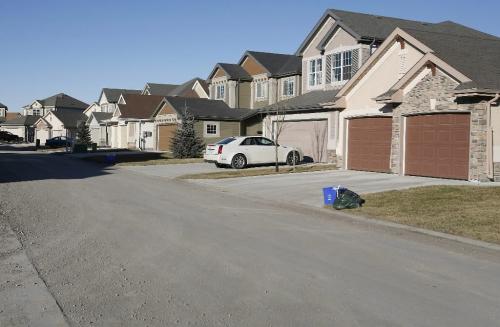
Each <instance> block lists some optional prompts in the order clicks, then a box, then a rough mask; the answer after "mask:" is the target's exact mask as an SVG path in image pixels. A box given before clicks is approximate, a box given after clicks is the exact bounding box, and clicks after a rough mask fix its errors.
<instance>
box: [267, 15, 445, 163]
mask: <svg viewBox="0 0 500 327" xmlns="http://www.w3.org/2000/svg"><path fill="white" fill-rule="evenodd" d="M443 24H445V23H441V25H443ZM430 25H433V24H432V23H425V22H418V21H413V20H405V19H399V18H393V17H384V16H377V15H369V14H363V13H356V12H348V11H343V10H336V9H328V10H326V11H325V13H324V14H323V16H322V17H321V18H320V19H319V21H318V22H317V23H316V25H315V26H314V27H313V29H312V30H311V32H310V33H309V34H308V35H307V37H306V38H305V39H304V41H303V42H302V44H301V45H300V46H299V48H298V50H297V52H296V55H297V56H300V57H301V58H302V83H301V85H302V88H301V95H299V96H298V97H295V98H292V99H290V100H285V101H281V102H278V103H276V104H274V105H271V106H269V107H267V108H265V109H266V110H267V111H269V112H270V113H271V114H269V115H268V116H267V117H266V119H265V120H264V126H265V127H264V128H263V130H264V132H265V133H267V136H269V137H274V136H275V134H276V130H275V128H274V127H275V125H276V121H278V120H283V119H282V118H281V117H282V116H283V115H286V118H285V119H284V123H283V126H284V127H283V128H282V129H281V131H280V135H279V139H280V142H282V143H286V144H291V145H295V146H299V147H301V148H302V149H303V150H304V153H305V156H306V159H307V160H310V161H319V162H332V163H334V162H336V161H337V145H338V142H339V128H338V126H339V119H340V111H339V110H333V109H332V108H329V107H327V106H325V105H324V104H325V103H329V102H332V101H334V100H335V99H336V97H337V93H338V92H339V90H340V89H342V88H343V87H344V86H345V85H346V83H348V82H349V81H350V80H351V79H352V77H353V76H355V74H356V73H357V72H358V70H359V69H360V67H362V66H363V64H364V63H366V62H367V60H368V59H369V58H370V56H371V55H372V54H373V53H375V52H376V51H377V49H378V48H379V46H380V45H381V44H382V42H383V41H384V40H385V39H386V38H387V37H388V36H389V35H390V33H391V32H392V31H393V30H394V29H395V28H397V27H404V28H419V27H422V26H430ZM396 59H397V61H398V63H397V72H398V76H403V75H404V74H405V73H406V72H407V71H408V70H409V69H410V68H411V67H412V65H413V64H414V63H415V60H416V57H415V55H414V54H413V53H411V51H408V49H400V51H398V53H397V56H396ZM361 96H362V95H361ZM273 112H274V113H273Z"/></svg>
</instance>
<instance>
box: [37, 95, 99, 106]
mask: <svg viewBox="0 0 500 327" xmlns="http://www.w3.org/2000/svg"><path fill="white" fill-rule="evenodd" d="M37 101H38V102H40V103H41V104H42V105H43V106H44V107H56V108H74V109H82V110H83V109H86V108H87V107H88V106H89V105H88V104H87V103H85V102H83V101H80V100H78V99H75V98H73V97H71V96H69V95H67V94H64V93H59V94H56V95H53V96H51V97H48V98H45V99H42V100H37Z"/></svg>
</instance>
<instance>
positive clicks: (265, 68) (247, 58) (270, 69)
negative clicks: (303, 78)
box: [239, 51, 302, 77]
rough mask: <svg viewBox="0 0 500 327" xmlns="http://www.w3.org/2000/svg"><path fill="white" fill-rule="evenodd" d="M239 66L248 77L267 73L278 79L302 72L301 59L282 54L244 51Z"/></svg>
mask: <svg viewBox="0 0 500 327" xmlns="http://www.w3.org/2000/svg"><path fill="white" fill-rule="evenodd" d="M239 64H240V66H242V67H243V68H244V69H245V70H246V71H247V72H248V73H249V74H250V75H258V74H263V73H267V74H268V76H269V77H273V76H274V77H278V76H284V75H291V74H300V73H301V72H302V58H301V57H299V56H296V55H289V54H282V53H272V52H260V51H246V52H245V54H244V55H243V57H242V58H241V59H240V61H239Z"/></svg>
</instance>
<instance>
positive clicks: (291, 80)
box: [281, 76, 297, 98]
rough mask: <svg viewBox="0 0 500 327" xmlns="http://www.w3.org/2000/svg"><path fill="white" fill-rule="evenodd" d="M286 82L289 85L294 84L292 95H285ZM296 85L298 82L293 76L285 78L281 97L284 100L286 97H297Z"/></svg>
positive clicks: (282, 81) (282, 82) (282, 83)
mask: <svg viewBox="0 0 500 327" xmlns="http://www.w3.org/2000/svg"><path fill="white" fill-rule="evenodd" d="M285 82H287V83H290V82H292V83H293V88H292V94H285V93H284V90H285ZM296 84H297V82H296V80H295V77H293V76H291V77H286V78H283V79H282V80H281V96H282V97H283V98H286V97H293V96H295V93H296V89H295V85H296ZM287 91H288V88H287Z"/></svg>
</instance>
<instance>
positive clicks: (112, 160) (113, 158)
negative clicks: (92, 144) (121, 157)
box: [106, 154, 116, 165]
mask: <svg viewBox="0 0 500 327" xmlns="http://www.w3.org/2000/svg"><path fill="white" fill-rule="evenodd" d="M106 163H107V164H108V165H114V164H115V163H116V154H108V155H106Z"/></svg>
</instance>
